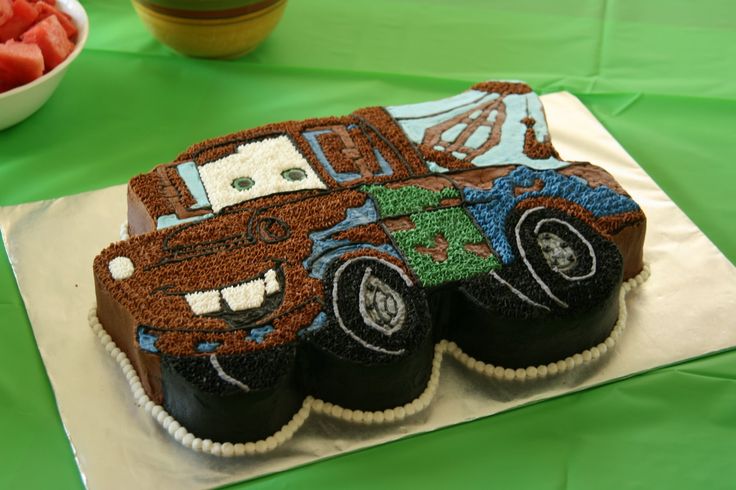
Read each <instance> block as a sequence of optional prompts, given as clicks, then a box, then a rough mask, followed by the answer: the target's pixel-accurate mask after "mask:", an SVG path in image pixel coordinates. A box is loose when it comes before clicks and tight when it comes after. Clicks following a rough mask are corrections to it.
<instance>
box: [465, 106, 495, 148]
mask: <svg viewBox="0 0 736 490" xmlns="http://www.w3.org/2000/svg"><path fill="white" fill-rule="evenodd" d="M494 113H495V111H494V112H493V113H492V114H494ZM489 119H490V118H489ZM490 135H491V128H490V126H478V129H476V130H475V131H473V134H471V135H470V137H469V138H468V139H467V141H466V142H465V146H467V147H469V148H478V147H479V146H480V145H482V144H483V143H485V142H486V141H487V140H488V137H489V136H490Z"/></svg>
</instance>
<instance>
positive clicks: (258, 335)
mask: <svg viewBox="0 0 736 490" xmlns="http://www.w3.org/2000/svg"><path fill="white" fill-rule="evenodd" d="M271 332H273V327H272V326H271V325H266V326H264V327H257V328H252V329H251V330H250V332H248V336H247V337H246V338H245V340H252V341H254V342H255V343H257V344H260V343H261V342H263V339H264V337H266V335H268V334H269V333H271Z"/></svg>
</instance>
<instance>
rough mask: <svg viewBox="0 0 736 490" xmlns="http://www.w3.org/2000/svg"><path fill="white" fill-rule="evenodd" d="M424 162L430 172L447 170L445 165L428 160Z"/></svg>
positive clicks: (437, 172)
mask: <svg viewBox="0 0 736 490" xmlns="http://www.w3.org/2000/svg"><path fill="white" fill-rule="evenodd" d="M426 163H427V168H429V171H430V172H434V173H436V174H443V173H445V172H448V171H449V170H448V169H446V168H445V167H443V166H441V165H437V164H436V163H435V162H432V161H430V160H427V161H426Z"/></svg>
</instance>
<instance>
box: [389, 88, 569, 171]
mask: <svg viewBox="0 0 736 490" xmlns="http://www.w3.org/2000/svg"><path fill="white" fill-rule="evenodd" d="M498 97H499V94H495V93H486V92H480V91H478V90H468V91H466V92H463V93H462V94H459V95H456V96H454V97H448V98H446V99H441V100H436V101H432V102H425V103H421V104H411V105H404V106H392V107H386V110H387V111H388V113H389V114H391V116H393V117H394V118H395V119H396V122H398V123H399V125H400V126H401V127H402V129H403V130H404V132H405V133H406V135H407V136H408V137H409V139H410V140H411V141H412V142H414V143H416V144H421V142H422V141H423V140H424V134H425V132H426V130H427V129H428V128H430V127H432V126H436V125H438V124H441V123H443V122H445V121H448V120H450V119H452V118H453V117H455V116H457V115H459V114H463V113H466V112H469V111H471V110H472V109H473V108H474V107H479V106H480V105H482V104H486V103H488V102H490V101H492V100H495V99H497V98H498ZM503 104H504V105H505V106H506V119H505V120H504V122H503V126H502V128H501V139H500V141H499V142H498V144H497V145H496V146H494V147H493V148H491V149H489V150H488V151H487V152H485V153H483V154H482V155H478V156H477V157H475V158H474V159H473V160H472V163H473V164H474V165H476V166H478V167H487V166H490V165H506V164H509V163H517V164H523V165H527V166H529V167H531V168H535V169H538V170H546V169H556V168H561V167H565V166H567V165H568V163H567V162H563V161H561V160H558V159H556V158H554V157H550V158H546V159H541V160H537V159H533V158H529V157H528V156H527V155H526V154H525V153H524V139H525V135H526V129H527V127H526V124H524V122H523V121H524V119H526V118H527V117H532V118H534V121H535V122H534V126H533V130H534V134H535V137H536V139H537V141H539V142H542V141H544V140H545V138H547V136H548V133H549V130H548V129H547V123H546V121H545V119H544V112H543V109H542V102H541V101H540V100H539V97H538V96H537V94H535V93H531V92H530V93H527V94H507V95H504V96H503ZM469 116H470V117H471V118H472V117H473V116H474V117H475V118H477V117H479V116H480V113H479V112H478V111H477V110H476V111H475V112H472V113H470V114H469ZM497 116H498V112H497V111H491V113H490V114H489V115H488V121H489V122H493V121H495V120H496V117H497ZM464 127H465V126H464V124H457V125H455V126H453V127H451V128H450V129H447V130H446V131H445V132H444V133H443V135H442V137H443V138H444V139H445V140H447V141H453V140H454V139H455V138H457V136H458V134H459V133H460V131H462V130H463V129H464ZM489 134H490V133H489V129H488V128H484V127H481V128H479V129H478V130H476V131H475V132H474V133H473V134H472V135H471V136H470V137H469V138H468V140H467V141H466V143H465V146H468V147H470V148H478V147H480V146H481V145H482V144H483V143H484V142H485V141H486V140H487V139H488V136H489ZM435 149H437V148H435ZM439 151H442V150H439ZM455 156H456V157H461V155H455Z"/></svg>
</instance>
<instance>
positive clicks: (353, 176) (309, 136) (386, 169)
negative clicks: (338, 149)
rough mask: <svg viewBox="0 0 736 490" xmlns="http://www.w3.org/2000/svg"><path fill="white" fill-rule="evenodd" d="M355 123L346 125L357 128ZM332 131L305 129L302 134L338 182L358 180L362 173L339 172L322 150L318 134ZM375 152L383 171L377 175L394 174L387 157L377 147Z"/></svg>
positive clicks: (318, 158)
mask: <svg viewBox="0 0 736 490" xmlns="http://www.w3.org/2000/svg"><path fill="white" fill-rule="evenodd" d="M355 127H356V126H355V124H349V125H348V126H346V128H347V129H353V128H355ZM331 132H332V131H331V130H329V129H318V130H315V131H305V132H303V133H302V136H304V139H306V140H307V143H309V146H310V147H311V148H312V151H314V154H315V155H316V156H317V160H319V162H320V163H321V164H322V166H323V167H324V168H325V170H327V173H329V174H330V176H331V177H332V178H333V179H335V180H336V181H338V182H350V181H351V180H357V179H360V178H361V177H362V175H360V173H358V172H338V171H336V170H335V169H334V168H333V167H332V164H331V163H330V161H329V160H328V159H327V155H325V152H324V151H323V150H322V147H321V146H320V144H319V141H318V140H317V136H319V135H321V134H327V133H331ZM373 154H374V155H375V156H376V159H377V160H378V165H379V166H380V167H381V173H378V174H375V175H376V176H381V175H393V173H394V171H393V169H392V168H391V165H389V164H388V162H387V161H386V159H385V158H384V157H383V155H382V154H381V152H380V151H378V150H377V149H376V148H374V149H373Z"/></svg>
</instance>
